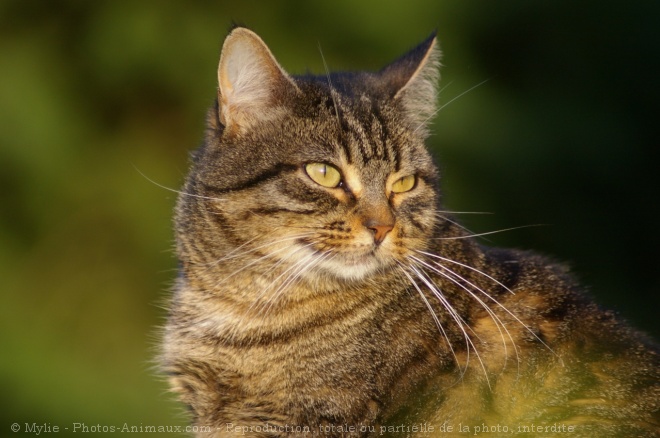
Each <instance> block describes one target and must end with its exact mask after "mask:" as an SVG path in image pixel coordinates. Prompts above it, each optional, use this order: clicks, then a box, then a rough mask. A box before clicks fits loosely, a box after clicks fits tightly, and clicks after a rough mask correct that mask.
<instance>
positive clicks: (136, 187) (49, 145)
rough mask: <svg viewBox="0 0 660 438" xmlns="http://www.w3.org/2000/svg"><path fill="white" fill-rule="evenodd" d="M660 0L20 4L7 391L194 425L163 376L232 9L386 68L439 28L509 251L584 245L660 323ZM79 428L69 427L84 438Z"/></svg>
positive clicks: (7, 82)
mask: <svg viewBox="0 0 660 438" xmlns="http://www.w3.org/2000/svg"><path fill="white" fill-rule="evenodd" d="M659 9H660V3H657V2H648V1H646V2H645V1H642V2H635V3H630V2H629V3H628V4H626V5H625V6H622V5H615V4H611V5H607V4H604V3H602V2H597V1H584V2H577V3H576V2H571V1H567V0H566V1H555V2H528V1H507V2H462V1H458V0H453V1H442V2H440V1H409V2H405V4H404V3H403V2H381V1H375V0H374V1H359V2H356V1H351V0H337V1H332V2H331V1H321V2H309V1H302V0H298V1H296V0H291V1H280V2H257V1H244V0H241V1H238V0H237V1H234V2H227V1H216V2H204V1H194V2H193V1H191V2H156V1H141V2H130V1H94V2H88V1H73V0H71V1H48V2H37V1H7V0H5V1H3V2H1V3H0V127H1V129H0V184H1V185H2V187H3V190H2V206H1V207H0V211H1V215H0V278H1V280H0V287H1V290H2V298H3V304H2V306H0V328H1V330H0V349H1V351H2V361H1V362H0V394H1V396H0V397H2V399H1V403H2V406H3V409H2V414H0V415H2V420H3V421H2V426H1V427H2V429H1V430H2V432H1V433H2V434H3V435H4V434H6V433H9V432H7V428H8V427H9V425H10V424H11V423H13V422H18V423H19V424H21V425H22V424H23V423H25V422H30V423H31V422H33V421H36V422H52V423H53V424H59V425H60V426H61V427H66V426H67V425H68V426H69V427H70V425H71V424H72V423H73V422H86V423H87V424H95V423H101V424H114V425H119V426H120V425H122V424H123V423H125V422H128V423H129V424H133V425H139V424H145V425H146V424H164V425H165V424H167V425H171V424H182V421H183V419H182V417H181V416H180V415H179V414H178V413H179V408H180V407H179V406H178V405H177V404H176V403H174V402H173V401H172V400H171V398H170V397H169V396H166V395H165V388H166V385H164V384H163V383H162V382H161V381H160V380H159V378H158V377H157V374H156V373H155V372H154V371H153V369H152V365H153V364H152V362H151V361H152V358H153V357H154V355H155V348H156V347H155V346H156V345H157V342H156V339H157V337H158V332H157V329H156V328H155V327H157V326H158V325H159V324H160V323H161V322H162V320H163V318H164V316H165V311H164V310H163V309H162V303H163V302H164V301H165V298H166V296H167V289H168V287H169V284H170V283H171V281H172V280H173V278H174V277H175V275H176V274H175V268H176V260H175V258H174V256H173V254H172V251H171V247H172V233H171V230H170V229H171V223H170V216H171V210H172V207H173V204H174V200H175V195H174V194H173V193H172V192H170V191H167V190H165V189H163V188H161V187H159V186H158V185H156V184H153V183H152V182H150V181H149V180H148V179H147V178H145V177H144V176H143V175H142V174H144V175H145V176H146V177H148V178H149V179H151V180H153V181H155V182H157V183H158V184H161V185H163V186H166V187H170V188H173V189H176V188H178V187H179V185H180V184H181V182H182V178H183V175H184V174H185V172H186V168H187V153H188V151H190V150H191V149H192V148H194V147H195V145H196V144H197V143H198V142H199V140H200V139H201V135H202V130H203V121H204V114H205V111H206V108H207V106H208V105H209V104H210V103H211V101H212V99H213V98H214V93H215V83H214V81H215V68H216V63H217V57H218V54H219V48H220V45H221V42H222V39H223V38H224V36H225V34H226V32H227V30H228V29H229V27H230V26H231V24H232V23H233V22H236V23H243V24H247V25H249V26H250V27H252V28H253V29H255V30H256V31H257V32H258V33H260V34H261V35H262V37H263V38H264V40H265V41H266V42H267V43H268V44H269V45H270V47H271V49H272V50H273V52H274V53H275V55H276V57H277V58H278V59H279V60H280V62H281V63H282V65H283V66H284V67H285V68H286V69H287V70H289V71H290V72H292V73H303V72H305V71H306V70H307V69H309V70H311V71H313V72H319V73H320V72H322V71H323V64H322V61H321V56H320V55H319V52H318V46H319V45H320V46H321V48H322V50H323V53H324V55H325V57H326V59H327V61H328V64H329V65H330V68H332V69H338V70H341V69H360V68H365V69H377V68H379V67H381V66H382V65H384V64H385V63H386V62H388V61H390V60H392V59H393V58H394V57H396V56H398V55H400V54H401V53H403V52H404V51H405V50H406V49H408V48H410V47H411V46H413V45H414V44H415V43H417V42H418V41H421V40H422V39H423V38H424V37H425V36H427V35H428V34H429V33H430V32H431V31H432V30H434V29H437V30H438V34H439V37H440V40H441V44H442V48H443V51H444V53H445V56H444V59H443V64H444V65H445V68H444V70H443V86H444V88H443V91H442V94H441V101H442V102H443V103H446V102H448V101H450V100H451V99H453V98H454V97H456V96H458V95H460V94H461V93H463V92H464V91H466V90H468V89H469V88H470V87H472V86H474V85H475V84H477V83H479V82H481V81H483V80H484V79H488V80H489V81H488V82H487V83H485V84H484V85H481V86H479V87H477V88H476V89H475V90H473V91H471V92H469V93H467V94H465V95H464V96H462V97H460V98H459V99H457V100H456V101H454V102H452V103H451V104H450V105H448V106H447V107H446V108H445V109H443V110H442V111H441V112H440V114H439V116H438V117H437V119H436V124H435V125H434V131H435V136H434V137H433V138H432V139H431V140H430V142H429V144H430V146H431V147H432V148H433V150H434V153H435V154H436V156H437V157H438V159H439V161H440V162H441V168H442V171H443V175H444V189H445V192H446V193H447V195H446V201H447V204H448V207H449V208H451V209H455V210H462V211H466V210H467V211H490V212H493V213H496V214H495V215H483V216H465V217H462V220H463V221H464V222H466V223H467V225H468V226H470V227H471V228H472V229H474V230H475V231H479V232H483V231H489V230H493V229H498V228H507V227H511V226H517V225H527V224H551V225H550V226H540V227H533V228H526V229H521V230H518V231H514V232H509V233H503V234H501V235H494V236H493V237H492V239H490V242H487V243H490V244H498V245H510V246H516V247H521V248H533V249H536V250H539V251H541V252H544V253H548V254H553V255H555V256H557V257H558V258H559V259H563V260H569V261H570V262H571V264H572V266H573V267H574V270H575V271H576V272H577V274H578V275H579V276H580V277H581V278H582V279H583V280H584V281H585V283H587V284H589V285H591V286H593V293H594V295H595V296H596V297H597V299H598V300H599V301H600V302H602V303H604V304H605V305H607V306H608V307H612V308H614V309H615V310H618V311H620V312H622V313H623V314H624V315H625V316H627V317H629V318H631V319H632V320H633V321H635V323H636V324H637V325H639V326H641V327H642V328H644V329H646V330H647V331H650V332H652V333H655V334H656V335H657V334H658V333H659V331H660V330H659V327H658V324H657V318H656V314H657V308H658V304H659V301H658V291H660V288H659V287H658V286H659V283H660V282H659V281H658V276H657V273H656V272H657V271H656V265H657V262H658V255H657V249H658V247H659V245H658V243H659V240H660V239H658V237H657V233H656V232H655V222H656V219H657V217H658V208H657V203H658V171H657V169H656V161H655V160H654V158H655V151H656V150H657V146H658V145H657V138H658V137H657V136H656V135H655V134H656V131H657V128H656V123H657V121H656V119H657V113H655V111H656V108H657V102H658V101H659V100H660V99H659V98H660V92H659V90H658V86H657V84H656V81H657V76H658V71H657V67H656V66H655V60H657V59H658V58H659V55H660V53H658V51H659V47H660V44H659V43H660V41H659V40H658V32H657V17H658V16H660V14H659V13H660V10H659ZM65 435H66V434H65Z"/></svg>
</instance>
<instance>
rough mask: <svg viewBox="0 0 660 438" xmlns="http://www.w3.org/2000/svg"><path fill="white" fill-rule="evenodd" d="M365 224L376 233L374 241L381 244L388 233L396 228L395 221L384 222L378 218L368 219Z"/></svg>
mask: <svg viewBox="0 0 660 438" xmlns="http://www.w3.org/2000/svg"><path fill="white" fill-rule="evenodd" d="M364 226H365V227H366V228H368V229H369V230H371V231H372V232H373V233H374V243H376V245H380V244H381V243H382V242H383V240H385V236H387V233H389V232H390V231H392V229H393V228H394V224H393V223H389V222H388V223H383V222H380V221H378V220H376V219H369V220H367V221H366V222H365V223H364Z"/></svg>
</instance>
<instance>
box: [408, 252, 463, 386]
mask: <svg viewBox="0 0 660 438" xmlns="http://www.w3.org/2000/svg"><path fill="white" fill-rule="evenodd" d="M398 263H399V268H400V269H401V272H403V275H405V276H406V277H407V278H408V280H409V281H410V284H412V285H413V287H414V288H415V289H416V290H417V292H418V293H419V296H420V297H422V301H423V302H424V304H425V305H426V308H427V309H429V312H430V313H431V317H432V318H433V321H434V322H435V325H436V326H437V327H438V329H439V330H440V333H442V336H443V337H444V338H445V340H446V341H447V346H448V347H449V350H450V351H451V354H452V355H453V356H454V360H455V361H456V365H458V368H459V370H461V379H462V378H463V376H464V375H465V370H464V369H461V367H460V363H459V361H458V356H456V352H455V351H454V348H453V347H452V345H451V341H450V340H449V336H448V335H447V332H446V331H445V328H444V327H443V326H442V323H441V322H440V319H438V316H437V315H436V314H435V310H433V306H431V303H429V300H428V299H426V296H425V295H424V292H422V290H421V289H420V288H419V286H418V285H417V282H415V280H413V278H412V277H411V276H410V274H408V272H407V271H406V269H405V268H404V266H403V265H402V264H401V262H398ZM468 355H469V351H468ZM466 368H467V366H466Z"/></svg>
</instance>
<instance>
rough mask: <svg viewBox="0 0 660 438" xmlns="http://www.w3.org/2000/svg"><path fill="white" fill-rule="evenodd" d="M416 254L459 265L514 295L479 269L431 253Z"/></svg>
mask: <svg viewBox="0 0 660 438" xmlns="http://www.w3.org/2000/svg"><path fill="white" fill-rule="evenodd" d="M417 252H418V253H420V254H424V255H426V256H429V257H433V258H436V259H440V260H443V261H445V262H449V263H454V264H456V265H459V266H462V267H464V268H466V269H469V270H471V271H474V272H476V273H477V274H479V275H483V276H484V277H486V278H488V279H489V280H491V281H493V282H494V283H495V284H497V285H498V286H500V287H502V288H504V290H506V291H507V292H509V293H511V294H512V295H515V294H516V293H515V292H514V291H512V290H511V289H509V288H508V287H507V286H506V285H505V284H503V283H502V282H500V281H499V280H497V279H496V278H495V277H493V276H491V275H488V274H486V273H485V272H483V271H481V270H479V269H477V268H474V267H472V266H470V265H466V264H465V263H461V262H457V261H456V260H452V259H448V258H446V257H442V256H439V255H437V254H433V253H430V252H426V251H419V250H418V251H417Z"/></svg>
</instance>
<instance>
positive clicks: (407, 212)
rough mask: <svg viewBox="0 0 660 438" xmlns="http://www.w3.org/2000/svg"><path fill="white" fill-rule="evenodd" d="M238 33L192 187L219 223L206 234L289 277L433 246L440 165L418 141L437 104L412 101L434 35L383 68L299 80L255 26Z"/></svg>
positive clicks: (362, 270) (340, 270)
mask: <svg viewBox="0 0 660 438" xmlns="http://www.w3.org/2000/svg"><path fill="white" fill-rule="evenodd" d="M235 33H236V32H234V33H232V35H230V37H229V38H228V39H227V42H225V46H224V47H223V55H222V59H221V62H220V68H219V83H220V88H219V106H218V107H217V108H216V109H214V110H212V111H211V113H210V115H209V130H208V136H207V141H206V143H205V146H204V147H203V148H202V149H201V150H200V152H199V153H198V155H197V156H196V169H195V172H194V174H195V177H194V179H193V181H194V184H189V187H188V190H191V191H193V190H194V192H195V193H196V195H197V197H193V198H191V199H189V200H188V201H189V202H197V203H200V202H203V203H205V204H206V207H205V209H204V211H205V212H206V213H207V214H208V217H209V218H213V220H214V221H215V222H216V223H218V224H219V225H220V226H219V227H218V228H217V230H216V231H214V234H213V235H207V236H204V237H203V238H201V237H200V239H199V241H203V242H204V244H205V245H206V246H216V247H217V248H215V249H217V250H218V253H220V254H225V257H227V254H228V255H229V257H231V255H232V254H235V255H236V257H246V256H248V258H247V259H246V260H244V261H243V263H245V262H246V261H247V260H249V259H250V258H251V259H252V262H249V263H254V264H255V265H258V266H264V269H269V268H267V266H271V268H270V269H273V272H275V271H276V269H275V268H277V269H279V271H282V270H283V271H284V272H285V273H286V272H288V274H279V275H287V278H290V277H292V276H295V278H298V277H304V276H308V274H309V273H312V272H314V273H319V272H321V273H324V274H327V275H329V276H332V277H334V278H337V279H342V280H348V281H355V280H364V279H366V278H368V277H369V276H371V275H375V274H378V273H379V272H381V271H382V270H384V269H391V268H393V267H395V266H396V265H397V263H403V262H404V260H405V258H406V256H407V255H410V254H412V252H414V251H415V250H423V249H426V247H427V242H428V239H429V238H430V237H431V236H432V234H433V230H434V227H435V225H436V221H437V216H436V213H435V208H436V204H437V198H438V195H437V192H436V188H435V187H436V179H437V176H436V173H437V171H436V168H435V166H434V165H433V163H432V160H431V158H430V156H429V154H428V152H427V151H426V149H425V148H424V144H423V140H424V135H425V128H426V126H425V122H426V121H427V120H426V119H427V118H428V116H429V114H428V113H430V112H431V111H430V109H429V108H428V107H424V102H422V101H417V100H415V99H418V98H419V97H418V96H419V95H420V93H422V92H423V93H425V94H428V89H425V90H417V89H416V87H426V86H427V82H429V81H430V80H434V79H435V78H431V79H430V80H429V78H428V77H425V76H424V75H425V74H426V75H427V76H428V73H425V72H424V71H423V70H422V69H423V68H424V67H425V66H426V65H427V64H428V63H429V61H428V60H429V58H430V57H431V56H432V55H433V52H432V51H433V45H434V40H429V41H427V42H425V43H424V44H423V45H422V46H420V47H419V48H417V49H416V50H415V51H413V52H411V54H409V55H408V56H407V57H404V58H402V59H401V60H400V61H398V62H397V63H394V64H392V65H391V66H390V67H388V68H386V69H385V70H383V71H382V72H381V73H377V74H355V75H346V74H344V75H336V76H335V75H333V76H330V77H329V78H316V77H309V78H295V79H294V78H291V77H289V76H288V75H286V73H284V72H283V71H282V70H281V69H280V68H279V65H277V63H276V62H275V60H274V58H272V55H270V52H269V51H268V49H267V48H266V46H265V45H263V42H261V40H260V39H258V37H256V35H254V34H252V33H251V32H249V31H246V30H244V29H241V32H240V34H239V35H237V36H235V38H233V39H232V36H233V35H234V34H235ZM431 63H432V62H431ZM429 68H433V69H434V70H435V66H430V67H429ZM415 81H419V82H420V83H419V84H416V83H415ZM331 87H332V88H331ZM434 97H435V94H434V93H431V98H432V99H434ZM425 98H426V99H428V98H429V97H428V96H426V97H425ZM427 106H428V105H427ZM205 229H208V227H206V228H205ZM206 250H207V251H209V252H215V250H212V249H210V248H206Z"/></svg>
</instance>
